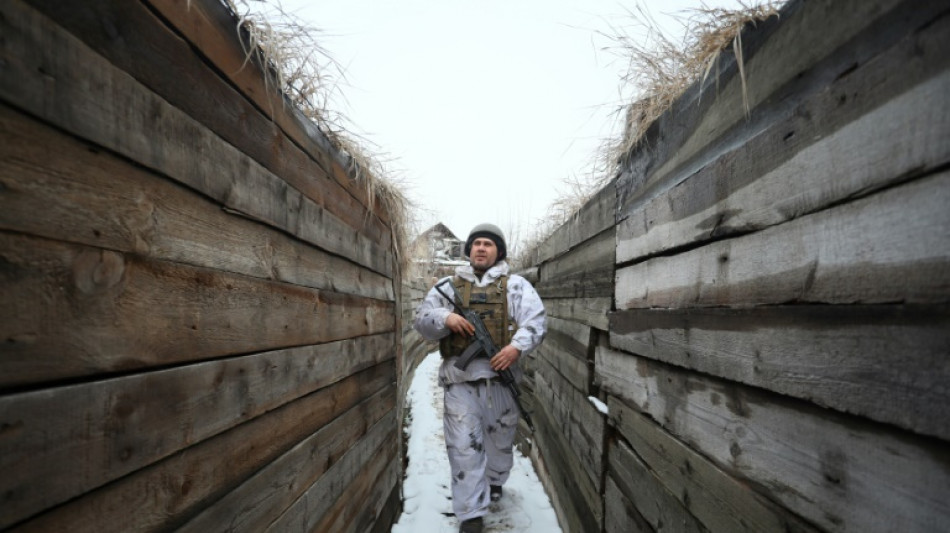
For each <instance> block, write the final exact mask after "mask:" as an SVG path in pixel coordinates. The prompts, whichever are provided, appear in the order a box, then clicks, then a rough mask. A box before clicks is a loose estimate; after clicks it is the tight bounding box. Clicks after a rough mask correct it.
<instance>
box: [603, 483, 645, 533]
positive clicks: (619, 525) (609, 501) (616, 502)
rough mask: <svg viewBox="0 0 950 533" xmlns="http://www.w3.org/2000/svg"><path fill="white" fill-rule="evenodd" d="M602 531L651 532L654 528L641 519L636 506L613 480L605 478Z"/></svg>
mask: <svg viewBox="0 0 950 533" xmlns="http://www.w3.org/2000/svg"><path fill="white" fill-rule="evenodd" d="M604 531H609V532H611V533H613V532H620V531H624V532H627V533H653V532H654V531H655V530H654V529H653V528H652V527H650V525H649V524H648V523H647V522H646V520H644V519H643V517H642V516H640V514H639V513H638V512H637V510H636V508H635V507H634V505H633V502H631V501H630V500H629V499H628V498H627V497H626V496H625V495H624V494H623V493H622V492H620V489H618V488H617V484H616V483H614V480H612V479H610V478H607V483H606V485H605V488H604Z"/></svg>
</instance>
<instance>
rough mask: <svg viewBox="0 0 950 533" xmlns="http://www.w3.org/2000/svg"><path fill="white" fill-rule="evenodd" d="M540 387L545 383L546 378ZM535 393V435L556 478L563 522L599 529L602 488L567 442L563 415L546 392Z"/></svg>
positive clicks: (588, 531) (587, 529)
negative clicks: (553, 405)
mask: <svg viewBox="0 0 950 533" xmlns="http://www.w3.org/2000/svg"><path fill="white" fill-rule="evenodd" d="M539 387H545V385H544V384H543V382H540V384H539ZM545 388H546V387H545ZM534 397H535V398H537V399H538V400H540V401H539V402H538V403H537V404H536V406H535V408H534V411H533V415H534V421H535V426H536V427H537V430H536V431H535V433H534V434H533V435H532V438H533V439H534V440H535V441H536V442H537V446H538V450H539V453H540V455H541V456H542V457H543V461H544V464H545V465H546V466H547V469H546V470H547V472H548V473H549V474H550V479H551V480H552V481H553V483H552V484H551V486H550V487H549V488H550V489H551V490H552V491H553V492H554V493H555V494H554V496H553V499H554V500H555V501H556V502H557V504H558V505H559V510H560V511H561V513H560V515H559V516H558V518H559V520H560V521H561V526H562V527H563V528H564V529H565V530H567V531H572V532H574V531H577V532H585V533H598V532H600V531H601V530H602V524H603V509H602V503H601V500H600V494H599V490H598V489H597V488H596V487H595V486H594V484H593V482H592V481H591V480H590V477H589V475H588V474H587V471H586V469H584V468H583V467H582V466H581V465H580V461H579V460H578V458H577V455H576V453H577V450H576V449H574V447H573V446H572V445H571V444H570V443H569V442H567V440H566V438H565V434H564V428H563V423H562V421H561V419H559V418H557V415H555V414H554V411H553V410H551V406H550V404H546V403H545V402H544V400H543V398H544V397H545V394H544V393H543V392H542V391H540V390H539V391H538V392H536V394H535V395H534Z"/></svg>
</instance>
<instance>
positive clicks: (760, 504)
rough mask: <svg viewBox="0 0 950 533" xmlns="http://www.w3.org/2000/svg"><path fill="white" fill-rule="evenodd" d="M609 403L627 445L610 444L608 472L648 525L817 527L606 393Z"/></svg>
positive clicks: (762, 530)
mask: <svg viewBox="0 0 950 533" xmlns="http://www.w3.org/2000/svg"><path fill="white" fill-rule="evenodd" d="M608 402H609V406H610V412H611V419H613V420H616V423H617V427H618V430H619V432H620V434H621V435H623V437H624V438H626V439H628V441H629V442H630V445H631V447H630V448H628V447H627V446H626V445H625V444H624V443H623V442H622V441H618V442H617V446H616V447H613V448H611V450H610V457H611V462H610V465H611V472H612V473H616V476H615V478H616V479H618V484H619V485H620V486H623V487H628V488H629V489H630V494H631V499H632V500H633V501H634V502H636V504H637V508H638V509H639V510H640V512H641V513H642V514H643V516H644V517H646V518H647V521H648V522H650V523H651V524H654V525H660V524H662V525H665V526H667V527H669V526H672V528H673V530H675V531H710V532H716V533H733V532H749V533H767V532H774V533H791V532H814V531H818V530H817V529H816V528H814V527H812V526H811V525H809V524H808V523H807V522H805V521H803V520H801V519H800V518H798V517H796V516H794V515H792V514H791V513H788V512H787V511H785V510H783V509H782V508H781V506H779V505H777V504H775V503H774V502H771V501H769V500H767V499H766V498H764V497H763V496H761V495H760V494H758V493H757V492H756V491H755V490H754V488H753V487H752V486H750V485H749V484H746V483H744V482H742V481H739V480H736V479H734V478H732V477H730V476H729V475H728V474H727V473H725V472H723V471H722V470H720V469H719V468H717V467H716V466H715V465H714V464H713V463H711V462H709V461H708V460H706V459H705V458H704V457H703V456H702V455H700V454H698V453H696V452H695V451H693V450H691V449H690V448H689V446H687V445H686V444H684V443H683V442H681V441H679V440H677V439H676V438H674V437H672V436H670V435H669V434H667V433H665V432H664V431H663V430H662V429H661V428H659V427H658V426H657V425H656V423H655V422H653V421H652V420H650V419H649V418H647V417H646V416H644V415H642V414H640V413H638V412H637V411H636V410H634V409H632V408H630V407H629V406H627V405H625V404H624V403H623V402H622V401H618V400H617V399H616V398H614V397H610V398H609V399H608ZM634 452H635V453H636V455H634ZM641 458H642V459H641ZM620 480H622V481H620ZM657 529H660V528H659V527H658V528H657Z"/></svg>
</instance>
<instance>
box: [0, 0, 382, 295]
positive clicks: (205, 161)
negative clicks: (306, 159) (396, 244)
mask: <svg viewBox="0 0 950 533" xmlns="http://www.w3.org/2000/svg"><path fill="white" fill-rule="evenodd" d="M0 15H2V17H0V30H2V32H3V34H4V39H3V41H2V42H0V55H2V56H3V57H15V58H17V60H16V61H6V62H4V63H3V71H2V76H0V98H4V99H6V100H8V101H9V102H12V103H13V104H14V105H16V106H17V107H20V108H22V109H23V110H24V111H27V112H29V113H31V114H33V115H36V116H37V117H40V118H42V119H43V120H46V121H48V122H50V123H52V124H55V125H56V126H58V127H60V128H63V129H64V130H67V131H69V132H70V133H72V134H74V135H76V136H78V137H81V138H84V139H87V140H89V141H90V142H93V143H95V144H98V145H100V146H103V147H105V148H107V149H109V150H112V151H115V152H117V153H119V154H121V155H123V156H125V157H128V158H130V159H132V160H133V161H135V162H137V163H139V164H141V165H143V166H145V167H148V168H150V169H153V170H155V171H156V172H158V173H161V174H164V175H166V176H168V177H169V178H171V179H173V180H175V181H177V182H179V183H181V184H183V185H186V186H188V187H191V188H193V189H195V190H197V191H199V192H201V193H202V194H205V195H207V196H209V197H210V198H212V199H214V200H215V201H217V202H220V203H221V204H223V205H224V206H225V207H227V208H228V209H231V210H233V211H234V212H237V213H242V214H244V215H245V216H248V217H249V218H251V219H253V220H257V221H259V222H263V223H265V224H268V225H271V226H274V227H276V228H279V229H281V230H283V231H286V232H288V233H291V234H293V235H295V236H297V237H298V238H300V239H302V240H304V241H307V242H310V243H313V244H315V245H316V246H319V247H321V248H323V249H324V250H326V251H329V252H333V253H336V254H339V255H342V256H344V257H347V258H348V259H351V260H353V261H354V262H357V263H359V264H361V265H364V266H367V267H369V268H372V269H373V270H375V271H376V272H379V273H380V274H383V275H386V276H391V274H392V267H393V261H392V253H391V251H390V249H389V247H388V245H387V246H381V245H380V244H379V243H378V242H376V241H375V240H374V239H372V238H370V237H367V236H366V235H363V234H361V233H360V232H359V231H357V230H356V229H355V228H353V227H351V226H349V225H348V224H347V223H346V222H345V221H344V220H343V219H341V218H340V217H339V216H337V215H335V214H334V213H332V212H330V211H328V210H327V209H326V208H325V207H324V206H323V205H321V204H320V203H317V202H315V201H313V200H312V199H310V198H308V197H306V196H305V195H304V194H302V193H301V192H300V191H299V190H297V189H296V188H294V187H292V186H290V185H288V183H287V182H286V181H283V180H282V179H281V178H280V177H278V176H276V175H274V174H273V173H272V172H270V171H269V170H268V169H267V168H265V167H264V166H262V165H261V164H259V163H258V162H257V161H255V160H254V159H252V158H251V157H248V156H247V155H245V154H243V153H241V152H240V151H239V150H238V149H236V148H235V147H234V146H232V145H231V144H229V143H228V142H226V141H225V140H223V139H222V138H220V137H219V136H218V135H217V134H215V133H214V132H213V131H211V130H209V129H208V128H207V127H205V126H204V125H203V124H201V123H200V122H198V121H196V120H195V119H194V118H192V117H190V116H188V115H187V114H186V113H184V112H183V111H181V110H180V109H178V108H176V107H174V106H172V105H171V104H169V103H168V102H167V101H166V100H164V99H163V98H161V97H160V96H158V95H156V94H154V93H153V92H151V91H150V90H149V89H148V88H147V87H145V86H144V85H142V84H141V83H139V82H138V81H136V80H134V79H133V78H131V77H130V76H129V75H128V74H127V73H125V72H123V71H122V70H120V69H118V68H116V67H115V66H114V65H113V64H112V63H110V62H109V61H107V60H106V59H104V58H103V57H101V56H99V55H97V54H96V53H95V52H94V51H92V50H91V49H90V48H89V47H88V46H86V45H85V44H83V43H82V42H80V41H79V40H78V39H77V38H76V37H74V36H72V35H70V34H69V33H67V32H66V31H64V30H63V29H62V28H61V27H59V26H57V25H56V24H54V23H53V22H51V21H50V20H49V19H47V18H46V17H44V16H42V15H41V14H39V13H37V12H36V11H33V10H31V9H30V8H28V7H26V6H24V5H23V4H22V2H21V1H20V0H12V1H11V2H5V3H3V5H2V6H0Z"/></svg>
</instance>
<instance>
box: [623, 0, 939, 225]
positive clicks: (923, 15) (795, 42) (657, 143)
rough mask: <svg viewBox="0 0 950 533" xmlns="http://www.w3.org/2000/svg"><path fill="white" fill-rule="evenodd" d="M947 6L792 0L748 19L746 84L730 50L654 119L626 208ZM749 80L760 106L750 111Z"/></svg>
mask: <svg viewBox="0 0 950 533" xmlns="http://www.w3.org/2000/svg"><path fill="white" fill-rule="evenodd" d="M941 9H942V8H941V7H940V6H939V4H929V5H927V6H923V5H921V4H920V3H919V2H913V1H901V0H874V1H871V2H862V1H860V0H846V1H830V0H822V1H818V2H790V3H789V4H787V5H786V7H785V8H784V9H783V14H782V15H781V20H776V19H774V18H773V19H770V20H771V21H772V23H771V24H770V23H766V24H759V25H757V26H756V27H755V28H751V27H750V28H748V31H746V32H744V34H743V36H742V37H743V38H742V41H743V42H742V55H743V58H744V73H745V84H743V81H742V79H741V77H740V75H739V71H738V68H736V63H735V60H734V58H733V57H732V55H731V54H730V55H729V56H728V57H727V58H726V60H725V61H723V62H722V65H723V67H722V68H721V69H720V70H719V73H718V74H716V73H713V74H711V75H710V76H709V77H707V79H706V81H705V82H704V83H703V84H697V85H695V86H694V87H693V88H691V89H690V90H688V91H687V93H686V94H685V95H684V97H681V99H680V101H678V102H677V104H676V105H675V106H674V108H673V109H672V110H670V111H669V112H667V113H666V114H665V115H664V116H663V117H661V119H660V120H659V121H657V123H656V124H655V127H654V128H651V131H652V133H653V135H651V137H650V140H649V141H648V142H647V143H646V144H644V145H641V146H640V147H639V148H637V149H635V150H634V151H633V152H632V153H631V154H628V156H627V161H626V164H625V170H624V172H623V177H622V179H621V181H620V186H619V188H618V190H619V195H620V198H621V199H620V205H621V208H620V211H621V212H622V213H623V215H621V216H624V215H625V214H626V213H630V212H633V211H636V210H637V209H639V207H640V206H641V205H642V204H643V203H644V202H646V201H649V200H651V199H652V198H655V197H657V196H660V195H662V194H664V192H665V191H667V190H669V189H670V188H671V187H673V186H675V185H676V184H678V183H680V182H681V181H683V180H684V179H686V178H688V177H689V176H692V175H693V174H695V173H696V172H698V171H699V170H700V169H702V168H704V167H706V166H707V165H709V164H711V163H713V162H714V161H716V160H717V159H719V158H720V157H721V156H722V154H723V153H726V152H729V151H731V150H732V149H733V148H734V147H735V146H738V145H741V144H743V143H745V142H746V141H748V137H749V136H750V135H754V134H755V132H760V131H763V130H765V129H767V128H768V127H769V125H771V124H774V123H775V122H777V121H780V120H782V118H783V117H788V116H790V115H793V114H794V113H795V111H796V108H797V107H798V105H799V104H800V103H801V102H802V101H804V100H806V99H807V98H808V97H809V96H810V95H811V94H814V93H815V92H819V91H824V90H825V89H826V88H827V87H828V86H829V85H831V84H832V83H833V82H834V80H835V79H836V78H843V77H845V76H847V75H848V73H849V72H850V71H851V70H852V69H853V68H854V67H855V65H856V64H857V65H859V64H862V63H865V62H867V61H870V60H871V59H872V58H873V57H874V56H875V55H877V54H879V53H881V52H882V51H884V50H887V49H888V48H890V47H891V46H893V45H894V43H896V42H897V41H899V40H900V39H902V38H904V37H905V36H906V35H907V34H909V33H912V32H913V31H915V30H916V29H917V28H918V27H920V26H922V25H926V23H927V21H929V20H932V19H933V18H935V17H936V16H937V14H938V13H939V12H940V11H941ZM700 85H702V87H701V90H699V89H700ZM743 85H745V90H746V91H747V95H748V102H749V106H750V108H751V109H752V110H754V111H753V112H752V113H750V115H749V116H748V117H746V116H745V105H744V103H743V95H742V93H743V90H744V89H743ZM661 131H662V134H661V133H660V132H661ZM788 155H791V153H788Z"/></svg>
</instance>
